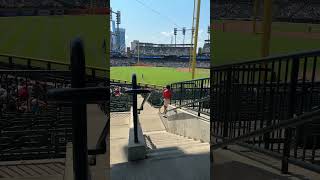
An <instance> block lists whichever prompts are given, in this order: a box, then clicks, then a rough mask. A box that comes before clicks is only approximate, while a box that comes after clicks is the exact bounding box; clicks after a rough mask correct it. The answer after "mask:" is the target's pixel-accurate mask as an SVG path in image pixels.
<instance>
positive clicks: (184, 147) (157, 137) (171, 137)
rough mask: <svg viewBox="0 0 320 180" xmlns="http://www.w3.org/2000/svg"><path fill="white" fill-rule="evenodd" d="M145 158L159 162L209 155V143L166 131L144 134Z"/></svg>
mask: <svg viewBox="0 0 320 180" xmlns="http://www.w3.org/2000/svg"><path fill="white" fill-rule="evenodd" d="M144 135H145V139H146V143H147V146H148V150H147V151H148V153H147V158H148V159H150V160H153V159H154V160H159V159H166V158H177V157H183V156H189V155H196V154H205V153H209V151H210V147H209V143H203V142H200V141H197V140H193V139H189V138H186V137H183V136H179V135H175V134H171V133H168V132H166V131H152V132H145V133H144Z"/></svg>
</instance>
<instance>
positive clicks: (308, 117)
mask: <svg viewBox="0 0 320 180" xmlns="http://www.w3.org/2000/svg"><path fill="white" fill-rule="evenodd" d="M314 109H316V110H314V111H312V112H306V113H304V114H302V115H300V116H295V117H293V118H291V119H289V120H284V121H281V122H280V123H278V124H273V125H271V126H268V127H264V128H261V129H259V130H255V131H253V132H250V133H247V134H244V135H241V136H238V137H235V138H232V139H225V138H222V137H221V138H222V139H223V142H222V143H217V144H214V145H212V146H211V149H212V150H215V149H218V148H221V147H225V146H227V145H230V144H234V143H237V142H239V141H244V140H247V139H250V138H253V137H257V136H260V135H263V134H265V133H269V132H272V131H276V130H279V129H282V128H289V127H295V126H298V125H301V124H304V123H307V122H310V121H313V120H314V119H317V118H319V119H320V109H319V107H317V108H314Z"/></svg>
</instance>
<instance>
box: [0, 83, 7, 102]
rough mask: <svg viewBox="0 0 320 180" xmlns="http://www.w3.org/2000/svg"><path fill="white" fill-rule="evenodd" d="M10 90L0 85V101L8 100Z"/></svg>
mask: <svg viewBox="0 0 320 180" xmlns="http://www.w3.org/2000/svg"><path fill="white" fill-rule="evenodd" d="M7 97H8V92H7V90H6V89H4V88H2V87H1V85H0V103H1V104H2V103H4V102H5V101H6V100H7Z"/></svg>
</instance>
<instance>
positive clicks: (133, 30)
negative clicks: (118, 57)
mask: <svg viewBox="0 0 320 180" xmlns="http://www.w3.org/2000/svg"><path fill="white" fill-rule="evenodd" d="M139 2H142V3H143V4H145V5H146V6H148V7H149V8H147V7H145V6H144V5H142V4H141V3H139ZM193 3H194V0H111V2H110V6H111V8H112V10H113V11H118V10H119V11H121V24H120V27H122V28H125V29H126V45H127V46H130V43H131V42H132V41H133V40H139V41H142V42H151V43H171V36H172V35H173V28H174V27H177V26H176V25H175V24H177V25H178V26H180V27H181V28H182V27H186V28H187V29H190V28H191V26H192V15H193ZM200 8H201V9H200V24H199V39H198V42H199V43H198V46H200V47H202V46H203V43H204V40H205V39H208V33H207V29H208V26H209V23H210V0H201V7H200ZM153 10H155V11H156V12H154V11H153ZM157 12H160V15H159V14H158V13H157ZM112 18H113V19H115V14H113V17H112ZM178 28H179V27H178ZM190 40H191V31H187V32H186V36H185V43H190ZM182 42H183V36H182V32H181V31H180V32H178V35H177V43H182ZM173 43H174V37H173Z"/></svg>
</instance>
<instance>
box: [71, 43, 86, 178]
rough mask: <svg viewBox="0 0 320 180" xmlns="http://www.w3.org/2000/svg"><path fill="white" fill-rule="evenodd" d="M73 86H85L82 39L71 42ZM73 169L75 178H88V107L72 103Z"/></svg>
mask: <svg viewBox="0 0 320 180" xmlns="http://www.w3.org/2000/svg"><path fill="white" fill-rule="evenodd" d="M71 75H72V81H71V87H72V88H84V87H85V55H84V47H83V43H82V41H81V39H75V40H74V41H73V42H72V44H71ZM72 126H73V128H72V130H73V133H72V135H73V171H74V179H75V180H87V179H88V147H87V108H86V104H79V103H75V102H73V103H72Z"/></svg>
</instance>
